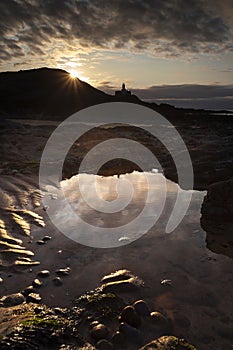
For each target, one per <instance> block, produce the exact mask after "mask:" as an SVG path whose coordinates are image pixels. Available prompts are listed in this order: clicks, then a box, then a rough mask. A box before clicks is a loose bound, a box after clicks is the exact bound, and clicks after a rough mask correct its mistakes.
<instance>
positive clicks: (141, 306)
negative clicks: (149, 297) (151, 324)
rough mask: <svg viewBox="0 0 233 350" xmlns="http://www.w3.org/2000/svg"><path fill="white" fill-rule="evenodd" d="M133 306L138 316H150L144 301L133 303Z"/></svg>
mask: <svg viewBox="0 0 233 350" xmlns="http://www.w3.org/2000/svg"><path fill="white" fill-rule="evenodd" d="M133 306H134V308H135V310H136V311H137V313H138V314H139V315H140V316H150V310H149V307H148V305H147V303H146V302H145V301H144V300H137V301H135V303H134V304H133Z"/></svg>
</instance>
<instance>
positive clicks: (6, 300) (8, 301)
mask: <svg viewBox="0 0 233 350" xmlns="http://www.w3.org/2000/svg"><path fill="white" fill-rule="evenodd" d="M25 300H26V299H25V297H24V295H23V294H21V293H14V294H10V295H6V296H3V297H2V298H1V299H0V306H2V307H10V306H16V305H20V304H22V303H23V302H25Z"/></svg>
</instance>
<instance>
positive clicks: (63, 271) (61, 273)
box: [56, 267, 71, 276]
mask: <svg viewBox="0 0 233 350" xmlns="http://www.w3.org/2000/svg"><path fill="white" fill-rule="evenodd" d="M70 270H71V269H70V267H66V268H64V269H59V270H56V274H57V275H59V276H67V275H69V273H70Z"/></svg>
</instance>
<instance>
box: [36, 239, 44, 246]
mask: <svg viewBox="0 0 233 350" xmlns="http://www.w3.org/2000/svg"><path fill="white" fill-rule="evenodd" d="M36 243H37V244H39V245H43V244H45V241H42V239H40V240H39V241H37V242H36Z"/></svg>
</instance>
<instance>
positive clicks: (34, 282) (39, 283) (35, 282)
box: [32, 278, 43, 288]
mask: <svg viewBox="0 0 233 350" xmlns="http://www.w3.org/2000/svg"><path fill="white" fill-rule="evenodd" d="M42 284H43V282H42V281H40V280H39V279H38V278H36V279H34V281H33V282H32V285H33V287H35V288H38V287H41V286H42Z"/></svg>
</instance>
